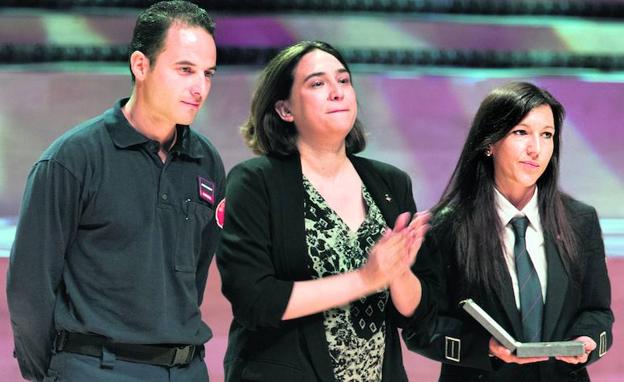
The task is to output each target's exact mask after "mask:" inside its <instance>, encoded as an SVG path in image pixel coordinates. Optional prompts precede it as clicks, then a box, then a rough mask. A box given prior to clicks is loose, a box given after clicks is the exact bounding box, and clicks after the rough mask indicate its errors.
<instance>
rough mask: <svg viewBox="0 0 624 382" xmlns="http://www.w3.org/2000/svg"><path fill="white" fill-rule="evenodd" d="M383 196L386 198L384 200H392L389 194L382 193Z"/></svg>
mask: <svg viewBox="0 0 624 382" xmlns="http://www.w3.org/2000/svg"><path fill="white" fill-rule="evenodd" d="M384 197H385V198H386V200H387V201H388V202H391V201H392V198H391V197H390V195H388V194H385V195H384Z"/></svg>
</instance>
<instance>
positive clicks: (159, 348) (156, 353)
mask: <svg viewBox="0 0 624 382" xmlns="http://www.w3.org/2000/svg"><path fill="white" fill-rule="evenodd" d="M54 348H55V350H56V351H57V352H69V353H76V354H82V355H88V356H92V357H102V350H103V349H106V350H107V351H109V352H111V353H113V354H114V355H115V358H116V359H120V360H122V361H128V362H136V363H147V364H150V365H158V366H165V367H174V366H182V365H188V364H189V363H191V361H192V360H193V358H194V357H195V356H196V355H200V354H201V351H202V350H203V346H195V345H181V346H176V345H140V344H124V343H117V342H112V341H110V340H109V339H107V338H106V337H102V336H98V335H93V334H82V333H70V332H66V331H60V332H58V333H57V335H56V340H55V342H54Z"/></svg>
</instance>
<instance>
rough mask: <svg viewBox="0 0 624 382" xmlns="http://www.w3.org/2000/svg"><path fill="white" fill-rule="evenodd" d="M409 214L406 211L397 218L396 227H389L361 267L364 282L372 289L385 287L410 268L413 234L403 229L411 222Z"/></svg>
mask: <svg viewBox="0 0 624 382" xmlns="http://www.w3.org/2000/svg"><path fill="white" fill-rule="evenodd" d="M409 216H410V215H409V213H405V214H402V215H400V216H399V218H397V222H396V224H395V226H394V229H392V230H391V229H389V228H388V229H387V230H386V231H385V232H384V234H383V235H382V237H381V239H379V241H377V243H376V244H375V245H374V246H373V248H372V249H371V251H370V253H369V255H368V260H367V261H366V264H364V265H363V266H362V267H361V268H360V269H359V272H360V275H361V276H362V279H363V280H364V283H365V284H366V285H368V286H370V287H371V290H379V289H383V288H384V287H386V286H387V285H388V284H390V282H391V281H392V280H393V279H394V278H396V277H398V276H400V275H401V274H402V273H403V272H405V270H406V269H409V267H410V265H411V262H410V261H406V259H407V258H409V257H410V255H411V254H410V248H411V247H412V244H413V242H412V241H413V238H412V236H413V235H410V231H409V230H405V229H403V228H405V227H406V226H407V223H408V222H409Z"/></svg>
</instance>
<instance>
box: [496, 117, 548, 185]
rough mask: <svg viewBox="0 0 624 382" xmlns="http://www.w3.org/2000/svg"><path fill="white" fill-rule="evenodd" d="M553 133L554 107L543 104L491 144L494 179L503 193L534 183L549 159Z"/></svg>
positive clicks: (544, 169)
mask: <svg viewBox="0 0 624 382" xmlns="http://www.w3.org/2000/svg"><path fill="white" fill-rule="evenodd" d="M554 135H555V121H554V118H553V113H552V109H551V108H550V106H548V105H541V106H538V107H536V108H534V109H533V110H531V111H530V112H529V113H528V114H527V115H526V117H524V119H523V120H522V121H520V123H519V124H518V125H516V126H514V127H513V128H512V129H511V130H510V131H509V132H508V133H507V135H506V136H505V137H503V138H502V139H501V140H499V141H498V142H496V143H495V144H493V145H492V157H493V159H494V181H495V183H496V187H497V188H498V189H499V190H500V191H501V192H503V194H506V193H508V192H516V191H521V190H526V189H529V188H533V187H535V184H536V183H537V180H538V179H539V177H540V176H542V174H543V173H544V171H546V168H547V167H548V164H549V163H550V158H551V157H552V154H553V149H554V147H555V145H554Z"/></svg>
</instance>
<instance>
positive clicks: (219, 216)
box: [215, 198, 225, 229]
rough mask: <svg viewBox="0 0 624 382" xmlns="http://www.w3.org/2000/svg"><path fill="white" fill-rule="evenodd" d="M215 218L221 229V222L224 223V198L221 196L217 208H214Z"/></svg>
mask: <svg viewBox="0 0 624 382" xmlns="http://www.w3.org/2000/svg"><path fill="white" fill-rule="evenodd" d="M215 219H216V220H217V225H218V226H219V227H220V228H221V229H223V223H225V198H223V199H222V200H221V201H220V202H219V204H218V205H217V209H216V210H215Z"/></svg>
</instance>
